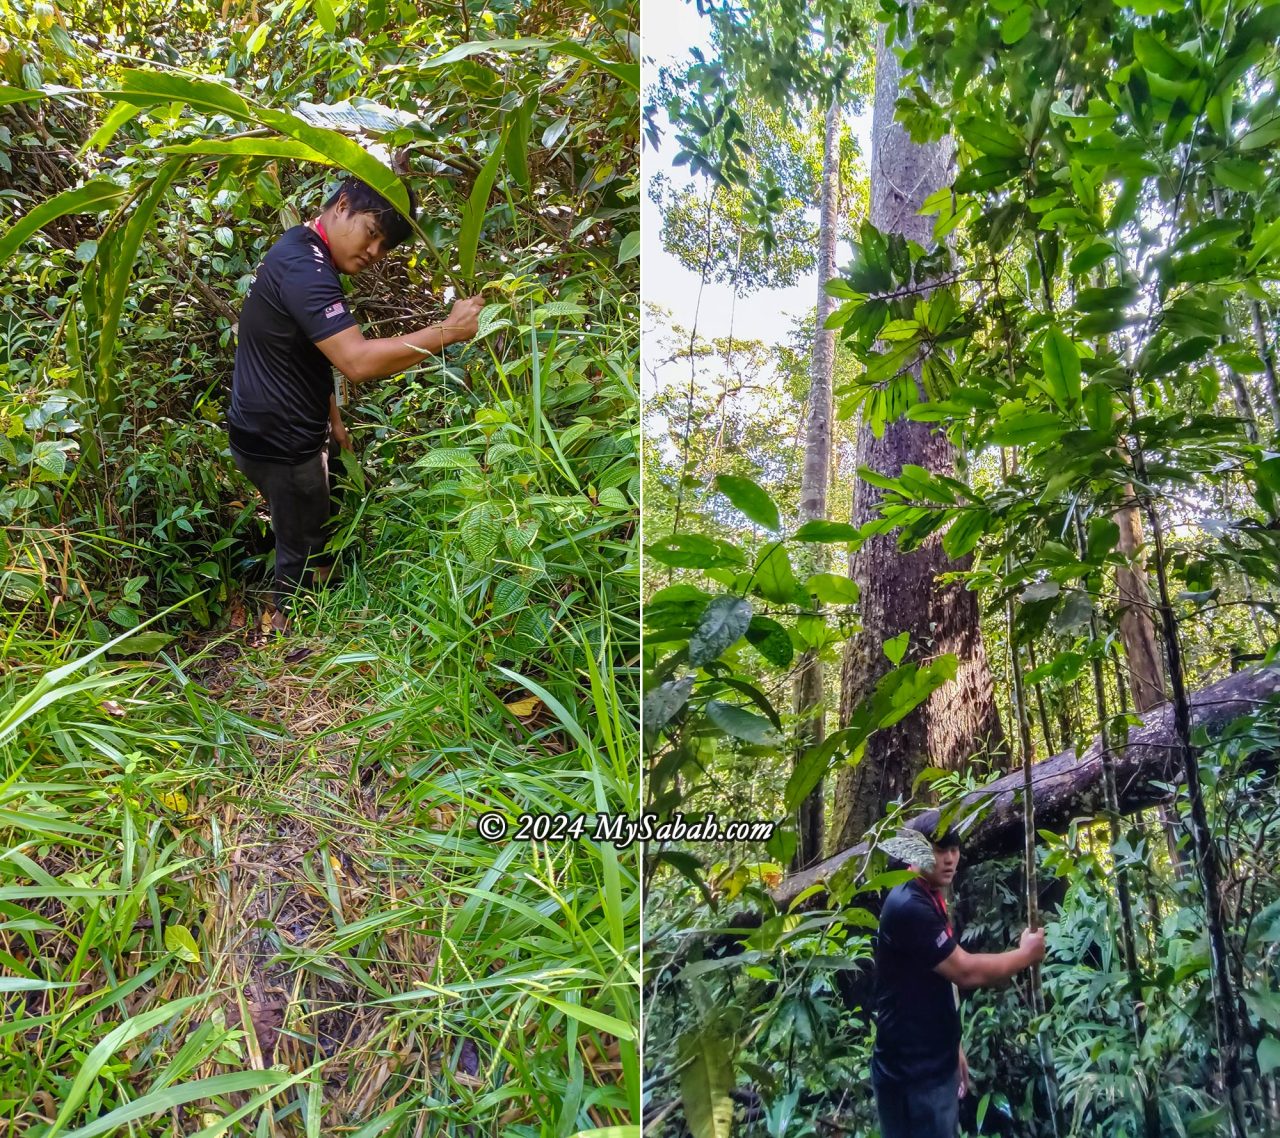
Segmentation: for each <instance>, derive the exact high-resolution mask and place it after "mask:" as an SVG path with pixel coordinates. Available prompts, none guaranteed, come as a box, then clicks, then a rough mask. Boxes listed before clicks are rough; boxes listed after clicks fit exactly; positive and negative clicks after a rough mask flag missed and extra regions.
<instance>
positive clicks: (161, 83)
mask: <svg viewBox="0 0 1280 1138" xmlns="http://www.w3.org/2000/svg"><path fill="white" fill-rule="evenodd" d="M106 93H107V94H112V95H115V96H116V97H117V98H120V99H124V100H126V101H128V102H132V103H140V104H143V105H149V104H152V103H174V102H178V103H187V104H188V105H190V106H191V107H193V108H195V109H197V110H200V111H204V112H206V113H210V114H225V115H229V116H230V117H232V118H234V119H236V120H238V121H241V122H259V123H261V124H262V125H263V126H268V127H271V128H272V129H273V130H275V131H278V132H279V133H280V134H283V135H285V136H287V137H289V138H293V139H296V140H297V141H299V142H302V143H305V144H306V145H307V146H309V147H311V149H312V150H314V151H316V153H317V154H320V155H322V156H323V158H322V160H323V161H325V162H327V163H328V164H329V165H331V166H337V167H339V168H340V169H343V170H346V171H347V172H348V173H350V174H353V175H354V176H355V177H357V178H359V179H361V180H362V181H364V182H365V183H367V184H368V185H369V186H371V187H372V188H373V189H375V190H377V191H378V193H380V194H381V195H382V196H383V197H384V198H386V199H387V201H389V202H390V203H391V204H392V205H394V206H395V207H396V208H397V209H398V210H400V212H401V213H403V214H406V215H407V214H408V212H409V197H408V194H407V192H406V191H405V188H404V184H403V183H402V182H401V181H400V179H399V178H398V177H396V175H395V174H394V173H392V171H391V170H390V169H388V168H387V167H386V166H384V165H383V164H382V163H381V162H379V161H378V160H377V159H376V158H374V157H373V155H371V154H369V153H368V151H366V150H365V149H364V148H363V147H361V146H360V145H359V144H358V143H356V142H354V141H352V140H351V139H349V138H347V137H346V136H345V135H342V134H339V133H338V132H337V131H334V130H327V129H325V128H324V127H317V126H312V125H311V124H310V123H307V122H304V121H303V120H302V119H300V118H298V117H297V116H296V115H292V114H289V113H287V112H285V111H280V110H273V109H271V108H268V107H262V106H259V105H257V104H256V103H249V102H248V101H246V100H245V99H244V98H242V97H241V96H240V95H239V94H237V93H236V92H235V91H232V90H229V89H228V88H226V87H223V86H222V85H221V84H218V83H213V82H210V81H209V80H207V79H196V78H189V77H187V76H185V75H177V74H173V73H171V72H160V71H149V70H142V69H129V70H125V71H123V72H121V89H120V90H119V91H111V92H106Z"/></svg>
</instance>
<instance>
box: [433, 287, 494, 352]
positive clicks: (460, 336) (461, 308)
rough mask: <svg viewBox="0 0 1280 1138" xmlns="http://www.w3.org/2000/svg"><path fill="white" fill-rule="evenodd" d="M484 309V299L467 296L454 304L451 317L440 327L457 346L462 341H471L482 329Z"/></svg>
mask: <svg viewBox="0 0 1280 1138" xmlns="http://www.w3.org/2000/svg"><path fill="white" fill-rule="evenodd" d="M483 307H484V297H482V296H467V297H463V298H462V299H461V300H459V301H457V302H455V303H454V306H453V307H452V308H451V309H449V315H448V316H447V317H445V320H444V323H443V324H441V325H440V327H441V328H443V329H444V330H445V331H446V332H447V333H448V334H449V337H450V339H451V340H452V341H453V342H454V343H455V344H456V343H458V342H459V341H460V340H470V339H471V337H472V336H474V335H475V334H476V332H477V331H479V329H480V310H481V309H482V308H483Z"/></svg>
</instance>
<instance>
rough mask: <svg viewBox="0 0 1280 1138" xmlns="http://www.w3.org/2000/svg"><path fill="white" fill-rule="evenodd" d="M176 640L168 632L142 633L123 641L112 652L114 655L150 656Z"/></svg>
mask: <svg viewBox="0 0 1280 1138" xmlns="http://www.w3.org/2000/svg"><path fill="white" fill-rule="evenodd" d="M175 639H176V638H175V637H173V636H171V635H169V633H167V632H142V633H139V634H138V635H137V636H129V637H126V638H125V639H124V640H121V641H120V642H119V643H118V644H117V645H116V646H115V647H114V648H113V649H112V650H111V653H112V655H115V656H126V655H132V654H135V653H137V654H141V655H144V656H150V655H152V654H153V653H155V652H159V651H160V649H162V648H163V647H165V645H167V644H172V643H173V641H174V640H175Z"/></svg>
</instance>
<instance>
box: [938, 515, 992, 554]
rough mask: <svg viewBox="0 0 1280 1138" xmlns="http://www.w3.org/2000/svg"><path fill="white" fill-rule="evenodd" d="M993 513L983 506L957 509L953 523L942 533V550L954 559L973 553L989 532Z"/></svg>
mask: <svg viewBox="0 0 1280 1138" xmlns="http://www.w3.org/2000/svg"><path fill="white" fill-rule="evenodd" d="M990 520H991V514H990V512H989V511H988V510H986V509H985V508H983V507H981V506H970V507H968V508H966V509H963V510H957V511H956V514H955V517H953V518H952V519H951V525H950V527H949V528H948V529H947V532H946V533H944V534H943V535H942V550H943V552H944V553H946V555H947V556H948V557H950V558H952V559H953V560H958V559H959V558H961V557H963V556H965V554H967V553H972V552H973V550H974V547H975V546H977V544H978V542H979V541H981V540H982V536H983V535H984V534H985V533H986V532H987V523H988V522H989V521H990Z"/></svg>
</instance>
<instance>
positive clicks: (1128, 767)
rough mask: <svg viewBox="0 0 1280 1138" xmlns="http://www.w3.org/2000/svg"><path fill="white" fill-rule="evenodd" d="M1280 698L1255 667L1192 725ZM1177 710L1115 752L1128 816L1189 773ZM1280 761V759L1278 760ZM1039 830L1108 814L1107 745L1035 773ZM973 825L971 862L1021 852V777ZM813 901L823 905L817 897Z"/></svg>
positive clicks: (1209, 695)
mask: <svg viewBox="0 0 1280 1138" xmlns="http://www.w3.org/2000/svg"><path fill="white" fill-rule="evenodd" d="M1278 695H1280V666H1274V665H1273V666H1271V667H1268V668H1254V669H1249V670H1247V671H1242V672H1237V673H1235V674H1234V675H1231V676H1228V677H1227V678H1226V679H1224V680H1219V681H1218V682H1217V683H1216V684H1212V685H1210V686H1209V687H1207V688H1204V689H1203V690H1202V691H1199V692H1197V693H1195V694H1194V695H1192V696H1191V697H1190V713H1191V727H1192V728H1193V729H1194V728H1196V727H1204V728H1205V730H1206V731H1208V732H1209V734H1210V735H1213V734H1216V733H1217V732H1219V731H1221V730H1222V728H1224V727H1225V726H1226V725H1227V724H1228V723H1230V722H1231V721H1232V720H1234V719H1237V718H1239V717H1240V716H1242V715H1247V714H1250V713H1252V712H1256V711H1257V710H1258V709H1259V707H1260V706H1261V705H1262V704H1264V703H1266V702H1267V701H1268V700H1271V699H1273V698H1275V697H1276V696H1278ZM1177 739H1178V732H1177V728H1176V724H1175V723H1174V706H1173V704H1170V703H1166V704H1163V705H1162V706H1160V707H1158V708H1156V709H1155V710H1153V711H1149V712H1147V714H1146V715H1144V716H1143V723H1142V726H1141V727H1136V728H1134V729H1133V730H1131V731H1130V732H1129V738H1128V740H1127V741H1126V742H1125V743H1124V745H1122V746H1115V747H1113V748H1112V758H1113V760H1114V763H1115V774H1116V791H1117V797H1118V800H1119V809H1120V813H1121V814H1132V813H1135V812H1136V811H1138V810H1142V809H1145V808H1146V807H1148V806H1154V805H1157V804H1159V803H1161V802H1164V801H1166V800H1167V799H1168V792H1167V790H1166V789H1165V788H1164V786H1163V785H1162V784H1168V783H1176V782H1178V781H1180V780H1181V777H1182V775H1183V773H1184V771H1183V764H1182V755H1181V754H1180V752H1179V748H1178V746H1177ZM1277 757H1278V758H1280V756H1277ZM1032 781H1033V785H1034V791H1033V793H1034V795H1035V804H1036V825H1037V827H1039V828H1041V829H1046V830H1052V831H1054V832H1058V833H1061V832H1062V831H1063V830H1065V829H1066V828H1067V826H1068V825H1069V824H1070V823H1071V821H1072V820H1073V819H1075V818H1089V819H1091V818H1097V817H1101V816H1102V814H1103V813H1104V806H1105V804H1104V801H1103V793H1104V787H1103V780H1102V745H1101V742H1100V741H1095V742H1094V743H1093V744H1092V745H1091V746H1090V747H1089V748H1088V749H1087V750H1086V751H1085V752H1084V753H1083V754H1082V755H1079V756H1077V755H1076V752H1075V751H1074V750H1070V751H1063V752H1062V753H1061V754H1057V755H1054V756H1052V757H1051V758H1048V759H1045V760H1043V761H1042V762H1039V763H1036V764H1035V766H1034V767H1033V768H1032ZM961 811H962V813H963V814H964V815H965V816H972V817H973V818H974V820H973V821H972V823H971V824H970V825H969V826H968V827H967V828H966V829H965V831H964V856H965V858H966V860H968V861H982V860H984V859H988V858H993V857H1005V856H1007V855H1010V854H1015V853H1018V852H1020V851H1021V849H1022V842H1023V827H1022V772H1021V771H1015V772H1013V773H1012V774H1008V775H1005V776H1004V777H1003V778H1000V779H997V780H996V781H995V782H993V783H991V784H990V785H989V786H985V787H983V788H982V789H981V790H977V791H974V792H973V793H972V794H969V795H967V796H966V797H965V799H964V804H963V806H962V808H961ZM937 821H938V812H937V811H936V810H928V811H926V812H924V813H923V814H921V815H919V816H918V817H917V818H915V819H913V820H912V822H911V825H912V826H913V827H914V828H916V829H918V830H921V831H922V832H926V833H927V832H929V831H930V830H932V828H933V826H934V825H936V824H937ZM866 852H867V846H866V843H864V842H859V843H857V844H855V845H850V846H849V847H848V848H845V849H843V850H841V851H840V852H839V853H837V854H835V855H833V856H832V857H829V858H827V859H826V860H825V861H822V862H820V863H819V864H818V865H816V866H813V867H812V868H810V869H807V870H805V871H804V872H802V873H797V874H792V875H790V876H788V878H787V879H786V881H784V882H783V883H782V884H781V885H780V886H779V887H778V888H777V889H776V890H774V892H773V898H774V900H775V901H777V903H778V904H779V905H783V906H785V905H787V904H789V903H790V902H791V901H792V900H793V899H794V898H795V897H797V896H798V895H799V894H800V893H801V892H803V891H804V890H805V889H807V888H809V887H810V886H811V885H817V884H821V883H822V882H825V881H827V880H829V879H830V877H831V875H832V874H834V873H835V872H836V870H838V869H840V868H841V867H842V866H844V865H845V864H846V863H847V862H849V861H850V860H852V859H854V858H857V857H859V856H862V855H865V854H866ZM807 903H808V904H820V903H821V900H820V898H819V897H817V895H815V896H814V897H812V898H811V899H810V900H809V901H808V902H807Z"/></svg>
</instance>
